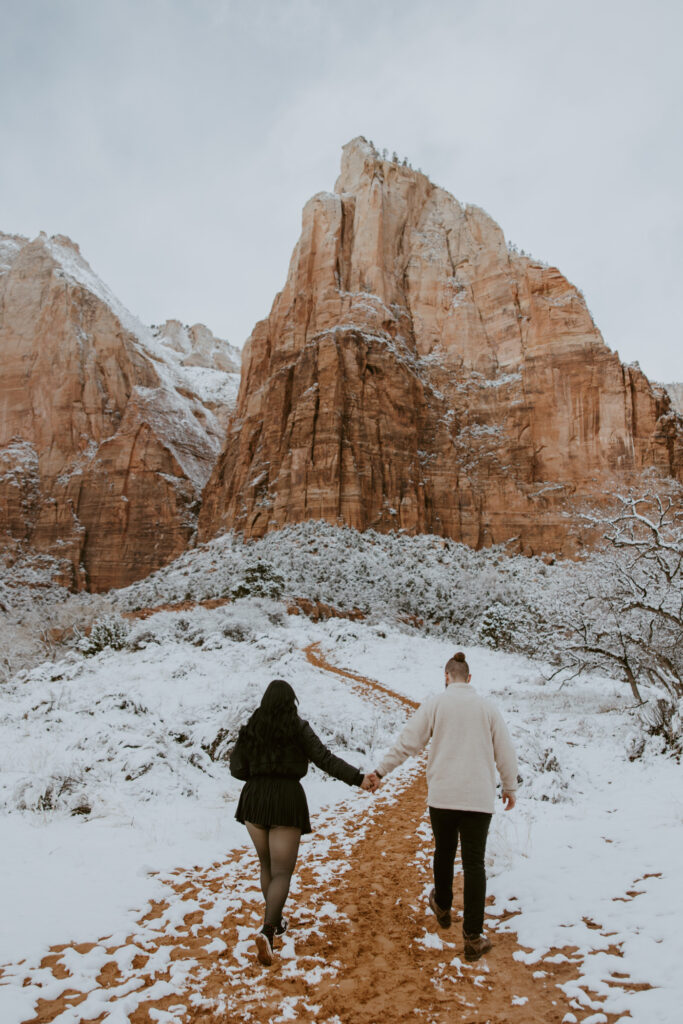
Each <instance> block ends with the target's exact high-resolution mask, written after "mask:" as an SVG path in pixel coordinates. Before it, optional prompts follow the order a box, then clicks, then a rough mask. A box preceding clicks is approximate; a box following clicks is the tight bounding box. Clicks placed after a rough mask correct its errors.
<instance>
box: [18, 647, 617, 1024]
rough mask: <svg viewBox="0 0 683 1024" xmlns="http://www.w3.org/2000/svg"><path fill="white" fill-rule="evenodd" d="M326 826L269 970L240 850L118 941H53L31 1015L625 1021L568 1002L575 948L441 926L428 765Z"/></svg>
mask: <svg viewBox="0 0 683 1024" xmlns="http://www.w3.org/2000/svg"><path fill="white" fill-rule="evenodd" d="M306 655H307V658H308V660H309V662H310V663H311V664H313V665H314V666H316V667H317V668H318V669H319V670H320V671H324V672H332V673H334V674H336V675H337V676H341V677H343V678H344V679H346V680H347V681H348V683H349V685H350V686H352V687H353V688H354V689H355V688H358V689H359V690H360V692H362V694H363V696H364V697H365V698H366V699H368V700H371V701H377V702H379V703H387V702H391V703H393V704H394V706H395V703H396V702H399V703H400V704H402V705H403V706H404V707H405V708H406V711H410V710H412V709H413V708H414V707H416V704H415V702H414V701H411V700H410V699H409V698H407V697H405V696H403V695H400V694H396V693H394V692H392V691H391V690H390V689H388V688H387V687H385V686H383V685H382V684H380V683H379V682H377V681H376V680H373V679H369V678H366V677H364V676H361V675H358V674H357V673H354V672H349V671H346V670H345V669H341V668H338V667H336V666H334V665H332V664H330V663H329V662H328V661H327V660H326V659H325V657H324V656H323V655H322V653H321V652H320V650H319V648H318V647H317V646H316V645H313V646H311V647H309V648H308V649H307V651H306ZM359 807H360V808H362V809H361V810H360V811H359ZM317 831H319V832H320V835H317V836H316V837H314V838H313V839H311V840H309V841H305V842H304V844H303V845H302V852H301V856H300V861H299V867H298V870H297V876H296V880H295V882H294V885H293V889H292V895H291V896H290V902H289V903H288V906H287V910H286V913H287V914H288V917H289V922H290V927H289V933H288V936H287V937H286V940H285V943H284V945H282V946H280V947H278V945H276V951H278V952H279V954H280V955H278V957H277V958H276V960H275V963H274V964H273V966H272V967H270V968H264V967H261V966H260V965H259V964H258V962H257V960H256V957H255V952H254V946H253V940H252V936H253V934H254V931H255V930H256V929H257V928H258V927H259V924H260V921H261V919H262V898H261V894H260V892H259V890H258V888H257V884H256V883H257V879H258V873H257V867H256V860H255V855H254V854H253V852H252V851H251V850H237V851H235V852H234V853H232V854H231V855H230V856H229V857H228V858H226V860H225V861H224V862H222V863H216V864H214V865H212V866H211V867H210V868H206V869H199V868H195V869H189V870H184V871H178V872H177V873H176V874H175V875H174V876H173V878H172V879H171V881H170V882H169V883H168V898H167V900H165V901H164V902H160V903H159V904H157V905H155V906H154V907H153V908H152V910H151V911H150V912H149V913H148V914H147V915H146V917H145V918H142V919H141V920H140V921H139V922H138V927H137V929H136V930H135V931H134V932H133V933H131V935H130V936H128V937H127V938H126V941H125V942H124V943H119V944H118V945H117V946H108V945H107V940H101V941H100V942H99V943H93V944H87V945H81V946H62V947H55V948H54V949H53V950H51V952H50V955H49V956H48V957H46V958H45V960H44V961H43V963H42V964H41V969H40V971H38V972H34V973H33V974H31V972H27V978H26V981H25V984H27V985H28V984H31V985H40V987H41V989H42V990H43V991H44V995H43V997H42V998H40V999H39V1002H38V1006H37V1013H36V1014H35V1015H34V1016H32V1017H31V1018H30V1024H48V1022H57V1024H86V1022H87V1024H104V1022H110V1024H115V1022H116V1024H119V1022H123V1021H130V1022H131V1024H152V1022H154V1024H159V1022H160V1024H171V1022H175V1021H183V1022H186V1021H189V1022H191V1024H236V1022H238V1021H245V1022H258V1024H264V1022H276V1021H286V1020H290V1021H291V1020H294V1021H297V1022H300V1024H308V1022H317V1024H323V1022H326V1024H399V1022H403V1021H425V1022H428V1024H442V1022H443V1024H446V1022H449V1024H451V1022H455V1021H460V1022H465V1024H485V1022H488V1024H559V1022H561V1021H562V1020H563V1019H564V1018H565V1015H566V1014H568V1013H571V1014H573V1015H574V1016H573V1017H569V1020H574V1021H584V1020H588V1019H589V1018H591V1017H592V1016H593V1019H594V1020H600V1021H603V1022H608V1024H609V1022H613V1021H615V1020H616V1017H614V1016H610V1015H608V1014H604V1013H602V1014H599V1015H598V1016H597V1017H596V1016H594V1015H595V1014H596V1010H597V1009H598V1006H597V1004H596V1003H595V1002H594V1001H593V1002H592V1006H590V1007H589V1006H587V1005H584V1006H582V1007H579V1005H578V1003H576V1002H575V1001H574V1002H572V1003H570V1001H569V999H568V998H567V997H566V996H565V994H564V993H563V992H562V991H561V989H559V988H558V985H560V984H562V983H565V982H568V981H571V980H573V979H576V978H578V976H579V971H578V960H577V958H576V957H575V955H574V954H573V952H572V951H571V950H561V951H558V950H551V951H550V952H549V954H548V956H547V957H546V958H545V959H544V960H543V961H540V962H539V963H536V964H534V965H533V967H529V966H526V965H525V964H523V963H521V962H519V961H518V960H516V959H515V958H514V954H515V952H517V951H518V950H519V947H518V945H517V942H516V937H515V935H514V933H513V932H501V931H494V930H493V929H492V928H491V924H492V923H493V921H494V920H495V923H498V922H500V920H501V919H500V918H498V919H489V921H488V926H489V933H490V934H491V935H492V938H493V941H494V949H493V950H492V952H491V953H490V954H489V955H488V956H487V957H486V958H484V959H482V960H480V961H479V962H478V963H475V964H466V963H465V961H464V959H463V945H462V937H461V927H460V923H459V921H458V920H457V919H456V920H454V924H453V927H452V928H451V929H450V930H449V931H440V930H439V929H438V928H437V926H436V921H435V919H434V918H433V916H432V915H431V914H430V913H429V912H428V911H427V910H426V906H425V894H426V893H427V892H428V890H429V887H430V885H431V850H432V847H431V841H430V840H431V834H430V831H429V825H428V819H427V816H426V784H425V781H424V762H420V763H418V764H416V765H415V767H414V769H409V770H407V771H405V772H404V773H403V774H402V775H401V777H400V778H398V779H397V780H395V781H391V782H390V783H387V785H386V786H385V787H384V788H383V789H382V790H381V791H380V794H379V795H378V796H377V797H375V798H372V797H367V802H365V803H363V804H359V803H358V801H357V800H356V802H355V803H350V804H349V805H348V806H346V807H344V805H342V807H341V808H339V809H338V810H337V811H335V812H334V813H333V815H331V816H328V819H327V827H326V828H325V827H324V823H323V827H322V828H321V829H319V830H317ZM321 877H322V878H324V879H325V881H324V883H322V884H321ZM461 905H462V876H461V875H460V874H458V875H457V876H456V891H455V906H456V907H460V906H461ZM88 958H91V960H92V962H93V963H94V964H96V965H97V967H96V968H95V970H94V971H93V976H92V982H91V984H90V985H89V986H88V989H89V991H83V990H81V991H79V989H78V987H77V986H76V985H75V984H72V983H71V982H70V978H72V977H78V976H80V977H82V973H83V972H82V970H81V971H80V974H79V971H78V970H77V968H78V967H80V966H82V964H87V963H88ZM27 1024H28V1022H27Z"/></svg>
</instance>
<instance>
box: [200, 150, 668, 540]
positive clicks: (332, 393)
mask: <svg viewBox="0 0 683 1024" xmlns="http://www.w3.org/2000/svg"><path fill="white" fill-rule="evenodd" d="M682 437H683V421H682V420H681V418H680V416H679V415H678V414H677V413H676V412H675V411H674V409H673V408H672V405H671V401H670V398H669V396H668V394H667V392H666V391H665V390H664V389H663V388H661V387H654V386H652V385H651V384H650V383H649V381H648V380H647V378H646V377H645V376H644V374H643V373H642V372H641V371H640V369H639V368H638V367H637V366H625V365H623V364H622V363H621V362H620V360H619V358H618V356H617V355H616V354H615V353H614V352H612V351H610V349H609V348H607V346H606V345H605V344H604V341H603V339H602V337H601V335H600V332H599V330H598V329H597V327H596V326H595V324H594V322H593V320H592V318H591V315H590V313H589V311H588V308H587V306H586V303H585V301H584V298H583V296H582V295H581V293H580V292H579V291H578V290H577V289H576V288H575V287H574V286H573V285H571V284H570V283H569V282H568V281H567V280H566V278H565V277H563V275H562V274H561V273H560V272H559V270H557V269H556V268H555V267H551V266H547V265H545V264H542V263H540V262H538V261H536V260H534V259H531V258H530V257H527V256H524V255H520V254H518V253H517V252H515V251H512V250H511V249H510V248H508V246H507V245H506V242H505V238H504V236H503V233H502V231H501V229H500V228H499V227H498V225H497V224H496V223H495V222H494V221H493V220H492V219H491V218H490V217H489V216H488V215H487V214H486V213H485V212H484V211H483V210H481V209H479V208H478V207H474V206H463V205H462V204H461V203H459V202H458V201H457V200H456V199H454V198H453V197H452V196H451V195H449V194H448V193H447V192H445V191H444V190H443V189H441V188H439V187H437V186H435V185H433V184H432V183H431V182H430V181H429V180H428V178H427V177H426V176H425V175H423V174H421V173H420V172H416V171H414V170H412V169H411V168H410V167H406V166H402V165H399V164H397V163H394V162H391V161H387V160H384V159H382V158H380V156H379V154H378V153H377V151H376V150H375V149H374V147H373V146H372V145H371V144H370V143H368V142H366V140H365V139H362V138H357V139H354V140H353V141H352V142H350V143H348V144H347V145H346V146H345V147H344V149H343V156H342V167H341V175H340V177H339V179H338V181H337V183H336V186H335V191H334V192H333V193H320V194H318V195H316V196H314V197H313V198H312V199H311V200H310V201H309V202H308V204H307V205H306V207H305V209H304V212H303V225H302V233H301V237H300V239H299V241H298V243H297V245H296V247H295V249H294V252H293V255H292V259H291V262H290V267H289V273H288V275H287V280H286V283H285V286H284V288H283V290H282V291H281V292H280V293H279V294H278V295H277V296H276V298H275V301H274V303H273V306H272V309H271V312H270V315H269V316H268V318H267V319H265V320H263V321H261V322H260V323H258V324H257V325H256V327H255V328H254V331H253V333H252V335H251V337H250V339H249V341H248V343H247V346H246V348H245V351H244V354H243V362H242V377H241V384H240V390H239V396H238V400H237V406H236V409H235V412H234V414H233V416H232V417H231V419H230V422H229V424H228V433H227V439H226V441H225V445H224V447H223V451H222V453H221V455H220V458H219V459H218V461H217V463H216V465H215V468H214V470H213V473H212V474H211V477H210V479H209V481H208V483H207V485H206V488H205V490H204V495H203V503H202V509H201V513H200V518H199V538H200V540H206V539H208V538H210V537H211V536H213V535H215V534H216V533H217V532H220V531H221V530H224V529H231V528H236V529H238V530H241V531H243V532H244V533H245V534H246V535H247V536H250V537H259V536H261V535H263V534H264V533H265V532H266V531H267V530H269V529H273V528H277V527H280V526H283V525H284V524H286V523H292V522H299V521H302V520H306V519H309V518H322V519H326V520H328V521H329V522H333V523H340V524H348V525H351V526H353V527H356V528H357V529H360V530H365V529H369V528H373V529H377V530H391V529H404V530H406V531H408V532H410V533H416V532H433V533H437V534H441V535H444V536H448V537H451V538H454V539H456V540H462V541H464V542H466V543H467V544H470V545H473V546H476V547H480V546H482V545H486V544H492V543H499V542H503V541H514V543H515V546H516V547H517V548H518V549H519V550H522V551H525V552H529V553H531V552H555V553H561V554H573V553H575V552H576V551H577V548H578V546H579V545H580V543H581V540H580V537H579V535H578V533H577V531H576V530H575V529H574V527H573V521H572V518H571V517H568V515H567V511H568V510H569V509H570V508H572V509H573V508H575V507H576V504H577V503H580V502H586V503H591V504H596V503H597V504H599V503H601V502H604V501H605V500H606V496H607V495H609V493H610V492H611V491H613V490H614V488H616V487H622V486H627V485H629V484H630V483H635V482H637V481H638V480H639V478H640V476H641V474H642V473H643V472H645V471H649V472H654V473H655V474H656V475H658V476H660V477H661V478H669V477H673V478H676V479H678V480H681V479H682V478H683V446H682V444H681V438H682Z"/></svg>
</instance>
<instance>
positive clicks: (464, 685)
mask: <svg viewBox="0 0 683 1024" xmlns="http://www.w3.org/2000/svg"><path fill="white" fill-rule="evenodd" d="M444 679H445V688H444V690H443V691H442V692H441V693H438V694H435V695H434V696H432V697H430V698H428V699H427V700H426V701H425V702H424V703H423V704H421V705H420V707H419V708H418V709H417V711H416V712H415V714H414V715H412V717H411V718H410V719H409V720H408V722H407V723H406V725H405V726H404V728H403V730H402V731H401V733H400V735H399V737H398V739H397V740H396V742H395V743H394V745H393V746H392V747H391V749H390V750H389V751H388V753H387V754H386V756H385V757H384V758H383V759H382V761H381V762H380V764H379V766H378V768H377V769H376V770H375V771H372V772H369V773H368V774H364V773H363V772H362V771H361V770H360V769H358V768H354V767H353V766H352V765H350V764H349V763H348V762H347V761H344V760H342V758H341V757H337V756H336V755H335V754H333V753H332V752H331V751H330V750H328V749H327V747H326V746H325V745H324V744H323V743H322V741H321V740H320V739H319V737H318V736H317V735H316V734H315V732H314V731H313V729H312V728H311V727H310V725H309V724H308V722H306V721H304V720H303V719H301V718H300V717H299V715H298V712H297V704H298V701H297V697H296V694H295V693H294V690H293V689H292V687H291V686H290V685H289V683H287V682H285V681H284V680H282V679H275V680H273V682H272V683H270V684H269V685H268V687H267V689H266V691H265V693H264V695H263V697H262V699H261V703H260V705H259V707H258V708H257V709H256V710H255V711H254V713H253V714H252V715H251V717H250V718H249V721H248V722H247V723H246V725H244V726H242V728H241V729H240V731H239V734H238V737H237V741H236V743H235V747H234V749H233V752H232V756H231V758H230V771H231V773H232V775H233V776H234V777H235V778H237V779H240V780H242V781H243V782H244V783H245V785H244V786H243V788H242V792H241V794H240V798H239V803H238V805H237V810H236V812H235V817H236V818H237V820H238V821H240V822H242V823H243V824H244V825H245V826H246V828H247V831H248V832H249V835H250V837H251V840H252V842H253V844H254V847H255V848H256V852H257V854H258V859H259V864H260V872H261V891H262V892H263V897H264V899H265V903H266V908H265V918H264V923H263V927H262V928H261V930H260V932H258V933H257V935H256V947H257V951H258V958H259V960H260V962H261V963H262V964H264V965H269V964H271V963H272V962H273V948H274V945H275V938H276V937H277V936H281V935H283V934H284V932H285V931H286V928H287V921H286V920H285V918H283V916H282V911H283V908H284V905H285V902H286V900H287V895H288V893H289V885H290V881H291V878H292V874H293V873H294V868H295V867H296V861H297V856H298V853H299V841H300V839H301V836H302V835H304V834H306V833H309V832H311V831H312V830H311V822H310V818H309V814H308V804H307V802H306V794H305V793H304V790H303V788H302V786H301V782H300V780H301V779H302V778H303V776H304V775H305V774H306V772H307V771H308V766H309V763H310V762H313V764H315V765H317V767H318V768H320V769H322V771H324V772H327V774H328V775H332V776H334V778H337V779H341V780H342V781H343V782H346V783H348V785H350V786H360V787H361V788H362V789H365V790H368V791H370V792H375V791H376V790H377V789H378V787H379V786H380V785H381V784H382V779H383V778H384V776H385V775H387V774H388V773H389V772H391V771H392V770H393V769H394V768H397V767H398V765H400V764H402V762H403V761H405V759H406V758H407V757H411V756H413V755H415V754H418V753H420V751H422V750H424V748H425V747H426V746H427V744H429V754H428V759H427V783H428V803H429V816H430V820H431V824H432V830H433V832H434V888H433V889H432V890H431V892H430V894H429V906H430V908H431V910H432V911H433V913H434V914H435V916H436V920H437V922H438V924H439V926H440V927H441V928H450V926H451V905H452V902H453V871H454V862H455V854H456V851H457V848H458V841H459V842H460V848H461V857H462V866H463V876H464V916H463V939H464V943H465V959H466V960H469V961H473V960H478V959H479V957H481V956H483V955H484V954H485V953H487V952H488V951H489V950H490V949H491V941H490V940H489V939H488V938H487V936H486V935H485V934H484V903H485V898H486V872H485V868H484V857H485V853H486V838H487V835H488V829H489V824H490V822H491V816H492V814H493V810H494V805H495V799H496V768H497V769H498V773H499V775H500V779H501V784H502V791H503V793H502V795H503V806H504V808H505V810H511V809H512V808H513V807H514V805H515V791H516V789H517V758H516V755H515V751H514V748H513V745H512V741H511V739H510V735H509V733H508V730H507V728H506V726H505V722H504V721H503V718H502V715H501V714H500V711H499V710H498V708H497V707H496V706H495V705H494V704H493V703H491V701H489V700H486V699H484V698H483V697H482V696H481V695H480V694H479V693H477V691H476V690H475V689H474V687H473V686H472V685H471V683H470V680H471V675H470V671H469V667H468V665H467V661H466V660H465V655H464V654H463V653H462V652H460V653H458V654H455V655H454V656H453V657H452V658H450V659H449V661H448V662H447V663H446V666H445V670H444ZM416 824H417V823H416Z"/></svg>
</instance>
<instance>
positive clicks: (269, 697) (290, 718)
mask: <svg viewBox="0 0 683 1024" xmlns="http://www.w3.org/2000/svg"><path fill="white" fill-rule="evenodd" d="M298 703H299V701H298V698H297V695H296V694H295V693H294V690H293V689H292V687H291V686H290V685H289V683H287V682H285V680H284V679H273V681H272V683H269V684H268V686H267V687H266V692H265V693H264V694H263V697H261V703H260V705H259V706H258V707H257V708H256V711H254V713H253V714H252V716H251V718H250V719H249V721H248V722H247V724H246V725H245V726H244V727H243V733H242V734H243V736H244V739H245V740H247V742H248V743H249V745H250V746H251V747H264V746H266V747H267V746H271V745H272V744H278V743H282V742H283V741H286V740H288V739H291V738H292V737H293V736H295V735H296V732H297V729H298V725H299V715H298V713H297V704H298Z"/></svg>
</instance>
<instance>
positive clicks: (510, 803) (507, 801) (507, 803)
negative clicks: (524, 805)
mask: <svg viewBox="0 0 683 1024" xmlns="http://www.w3.org/2000/svg"><path fill="white" fill-rule="evenodd" d="M516 803H517V801H516V800H515V794H514V793H503V807H504V809H505V810H506V811H511V810H512V808H513V807H514V806H515V804H516Z"/></svg>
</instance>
